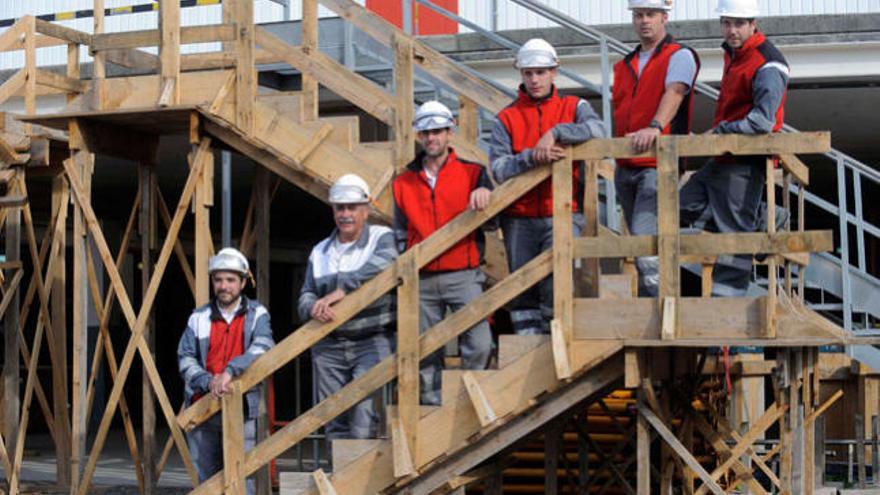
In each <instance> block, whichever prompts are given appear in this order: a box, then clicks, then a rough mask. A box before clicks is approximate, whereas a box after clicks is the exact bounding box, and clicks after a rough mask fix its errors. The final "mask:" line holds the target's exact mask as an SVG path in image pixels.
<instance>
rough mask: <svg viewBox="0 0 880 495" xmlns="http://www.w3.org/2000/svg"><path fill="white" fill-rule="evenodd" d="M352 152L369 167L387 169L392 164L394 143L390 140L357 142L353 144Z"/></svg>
mask: <svg viewBox="0 0 880 495" xmlns="http://www.w3.org/2000/svg"><path fill="white" fill-rule="evenodd" d="M353 153H354V155H355V156H357V157H358V158H359V159H360V160H361V161H362V162H363V163H365V164H367V165H369V166H370V168H375V169H377V170H383V171H384V170H387V169H388V167H391V166H392V165H393V164H394V143H393V142H391V141H374V142H371V143H359V144H357V145H355V147H354V150H353ZM374 194H375V193H374Z"/></svg>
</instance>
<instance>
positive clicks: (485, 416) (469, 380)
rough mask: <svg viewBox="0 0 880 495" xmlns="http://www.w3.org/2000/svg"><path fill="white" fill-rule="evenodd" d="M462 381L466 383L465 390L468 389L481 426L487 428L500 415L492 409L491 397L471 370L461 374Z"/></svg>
mask: <svg viewBox="0 0 880 495" xmlns="http://www.w3.org/2000/svg"><path fill="white" fill-rule="evenodd" d="M461 381H462V383H463V384H464V388H465V390H467V394H468V397H470V399H471V404H473V406H474V411H475V412H476V413H477V419H479V420H480V426H482V427H483V428H486V427H488V426H490V425H491V424H492V423H494V422H495V421H497V420H498V416H497V415H496V414H495V411H494V410H493V409H492V404H491V403H489V399H488V398H487V397H486V394H484V393H483V389H482V388H480V384H479V383H478V382H477V378H476V377H475V376H474V374H473V373H471V372H470V371H465V372H464V373H463V374H462V375H461Z"/></svg>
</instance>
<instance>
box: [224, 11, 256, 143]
mask: <svg viewBox="0 0 880 495" xmlns="http://www.w3.org/2000/svg"><path fill="white" fill-rule="evenodd" d="M227 1H230V2H231V3H232V4H231V6H230V8H231V9H232V16H231V17H232V23H233V26H234V27H235V54H236V62H235V124H236V125H237V126H238V128H239V129H241V130H243V131H244V132H246V133H251V132H253V128H254V100H255V99H256V94H257V74H256V67H255V66H254V2H253V0H227Z"/></svg>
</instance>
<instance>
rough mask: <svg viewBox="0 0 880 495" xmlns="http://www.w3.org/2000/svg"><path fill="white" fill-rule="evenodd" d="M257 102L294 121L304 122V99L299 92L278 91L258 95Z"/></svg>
mask: <svg viewBox="0 0 880 495" xmlns="http://www.w3.org/2000/svg"><path fill="white" fill-rule="evenodd" d="M257 101H259V102H260V103H263V104H265V105H266V106H268V107H269V108H271V109H273V110H275V111H276V112H278V113H279V114H281V115H283V116H285V117H287V118H289V119H291V120H293V121H294V122H302V120H303V99H302V93H300V92H299V91H278V92H273V93H264V94H261V95H257Z"/></svg>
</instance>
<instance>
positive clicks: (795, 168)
mask: <svg viewBox="0 0 880 495" xmlns="http://www.w3.org/2000/svg"><path fill="white" fill-rule="evenodd" d="M779 163H780V164H781V165H782V168H783V170H785V171H786V172H788V173H790V174H791V175H792V176H794V178H795V179H796V180H797V181H798V182H799V183H801V184H803V185H805V186H808V185H810V169H809V167H807V165H806V164H804V162H802V161H801V160H800V159H799V158H798V157H797V156H796V155H794V154H790V153H783V154H781V155H779ZM786 191H787V190H786ZM786 194H787V193H786Z"/></svg>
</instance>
